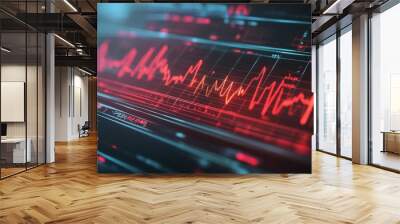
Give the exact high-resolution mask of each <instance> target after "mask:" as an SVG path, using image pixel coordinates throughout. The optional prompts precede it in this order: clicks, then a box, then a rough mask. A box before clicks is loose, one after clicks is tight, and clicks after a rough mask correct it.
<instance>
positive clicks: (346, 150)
mask: <svg viewBox="0 0 400 224" xmlns="http://www.w3.org/2000/svg"><path fill="white" fill-rule="evenodd" d="M339 43H340V44H339V45H340V50H339V52H340V92H339V94H340V155H341V156H344V157H348V158H351V156H352V148H351V145H352V144H351V141H352V138H351V136H352V125H351V124H352V97H353V95H352V74H353V71H352V66H351V65H352V35H351V26H349V27H347V28H346V29H344V30H343V31H342V34H341V36H340V42H339Z"/></svg>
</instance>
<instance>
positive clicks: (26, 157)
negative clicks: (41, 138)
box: [1, 138, 32, 163]
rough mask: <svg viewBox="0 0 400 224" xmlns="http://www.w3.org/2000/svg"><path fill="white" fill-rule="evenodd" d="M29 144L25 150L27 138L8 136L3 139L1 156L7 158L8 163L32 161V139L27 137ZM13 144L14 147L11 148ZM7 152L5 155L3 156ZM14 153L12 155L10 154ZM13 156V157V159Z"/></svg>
mask: <svg viewBox="0 0 400 224" xmlns="http://www.w3.org/2000/svg"><path fill="white" fill-rule="evenodd" d="M27 143H28V144H27V146H28V147H26V152H25V138H6V139H1V147H2V148H1V151H2V152H1V154H2V155H1V156H2V157H3V158H5V160H6V162H8V163H25V162H31V159H32V153H31V145H32V142H31V139H30V138H28V139H27ZM10 146H12V148H10ZM8 152H10V153H8ZM3 154H5V156H3ZM10 154H12V156H11V155H10ZM11 158H12V159H11Z"/></svg>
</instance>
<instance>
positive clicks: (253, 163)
mask: <svg viewBox="0 0 400 224" xmlns="http://www.w3.org/2000/svg"><path fill="white" fill-rule="evenodd" d="M235 157H236V159H237V160H239V161H241V162H245V163H247V164H250V165H251V166H257V165H258V164H259V162H258V159H257V158H255V157H253V156H250V155H247V154H244V153H241V152H238V153H236V156H235Z"/></svg>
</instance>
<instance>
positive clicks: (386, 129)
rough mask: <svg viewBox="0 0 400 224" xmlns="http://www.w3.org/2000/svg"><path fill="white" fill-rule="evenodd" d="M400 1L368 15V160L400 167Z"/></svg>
mask: <svg viewBox="0 0 400 224" xmlns="http://www.w3.org/2000/svg"><path fill="white" fill-rule="evenodd" d="M399 21H400V4H398V5H396V6H394V7H392V8H390V9H388V10H386V11H384V12H382V13H379V14H375V15H373V17H372V18H371V29H372V32H371V60H372V61H371V69H372V70H371V83H370V85H371V97H370V104H371V106H370V108H371V111H370V120H371V125H370V128H371V130H370V133H371V141H372V147H371V154H370V156H371V162H372V163H373V164H375V165H379V166H383V167H387V168H390V169H395V170H400V103H399V102H400V100H399V96H400V63H399V59H398V58H399V57H398V52H400V42H399V36H400V30H399V29H397V28H396V27H398V22H399Z"/></svg>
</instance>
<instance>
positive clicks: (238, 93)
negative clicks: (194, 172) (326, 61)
mask: <svg viewBox="0 0 400 224" xmlns="http://www.w3.org/2000/svg"><path fill="white" fill-rule="evenodd" d="M108 48H109V42H104V43H102V44H101V45H100V48H99V66H98V68H99V72H102V71H104V70H105V69H106V68H116V69H119V70H118V72H117V77H119V78H121V77H123V76H125V75H126V74H129V75H130V77H132V78H133V77H135V78H136V79H137V80H141V79H142V78H143V77H146V78H147V81H151V80H153V79H154V77H155V74H156V73H160V74H161V77H162V82H163V84H164V85H165V86H169V85H172V84H173V85H177V84H184V82H185V81H186V80H188V81H189V83H188V84H187V87H188V88H191V89H193V90H192V91H193V94H194V95H196V94H200V93H201V92H202V91H204V95H205V96H206V97H209V96H211V95H212V94H217V95H218V96H219V97H221V98H223V99H224V104H225V105H228V104H229V103H230V102H232V100H234V99H235V98H236V97H244V96H246V95H248V94H249V95H250V94H252V95H250V97H251V100H250V103H249V105H248V109H249V111H252V110H253V109H254V108H255V107H256V106H258V105H260V106H261V112H260V115H261V116H266V115H267V112H268V111H271V113H272V115H278V114H280V113H281V112H282V111H283V110H284V109H286V108H287V109H288V110H289V111H290V110H291V108H292V107H293V106H294V105H295V104H296V103H300V104H302V105H303V106H305V108H306V109H305V110H304V112H303V113H302V115H301V117H300V120H299V123H300V124H301V125H305V124H306V123H307V122H308V120H309V118H310V116H311V114H312V111H313V106H314V100H313V97H312V96H311V97H308V98H307V97H306V96H305V95H304V94H303V93H299V94H297V95H295V96H292V97H286V98H284V96H283V94H284V93H285V90H290V89H295V88H296V86H295V85H294V84H290V83H286V81H287V80H295V78H293V77H291V76H290V75H289V76H286V77H284V79H282V80H281V82H280V83H279V84H278V83H277V82H276V81H273V82H272V83H271V84H269V85H266V86H265V87H263V86H262V85H263V83H264V80H265V75H266V72H267V68H266V67H265V66H264V67H263V68H262V69H261V71H260V72H259V73H258V75H257V76H256V77H254V78H252V79H251V80H250V81H249V83H248V84H246V85H243V84H241V85H239V86H237V85H236V86H235V83H234V81H230V77H229V75H226V76H225V78H224V79H223V80H222V81H220V80H214V81H213V82H212V84H211V85H209V84H207V83H209V82H207V80H208V79H209V78H210V77H209V76H208V75H206V74H204V75H199V74H198V73H199V70H200V68H201V67H202V65H203V60H201V59H200V60H198V61H197V62H196V63H195V64H193V65H190V66H189V68H188V69H187V70H186V72H185V74H184V75H182V74H176V75H173V74H172V72H171V70H170V68H169V64H168V61H167V59H166V58H165V55H166V53H167V51H168V46H166V45H164V46H162V47H161V49H160V50H159V51H158V53H157V54H155V56H154V57H153V55H154V52H155V49H154V48H150V49H149V50H148V51H147V52H146V53H145V54H144V56H143V57H142V58H141V59H140V61H139V62H138V63H137V65H136V66H135V67H134V68H131V65H132V63H133V61H134V59H135V57H136V54H137V51H136V49H131V50H130V51H129V52H128V54H126V55H125V56H124V57H123V58H122V59H120V60H114V59H109V58H107V52H108ZM151 58H152V59H151ZM150 59H151V60H150ZM189 77H191V78H189ZM254 84H256V88H255V89H254V91H253V85H254ZM251 91H253V92H252V93H251ZM289 114H290V113H289Z"/></svg>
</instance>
